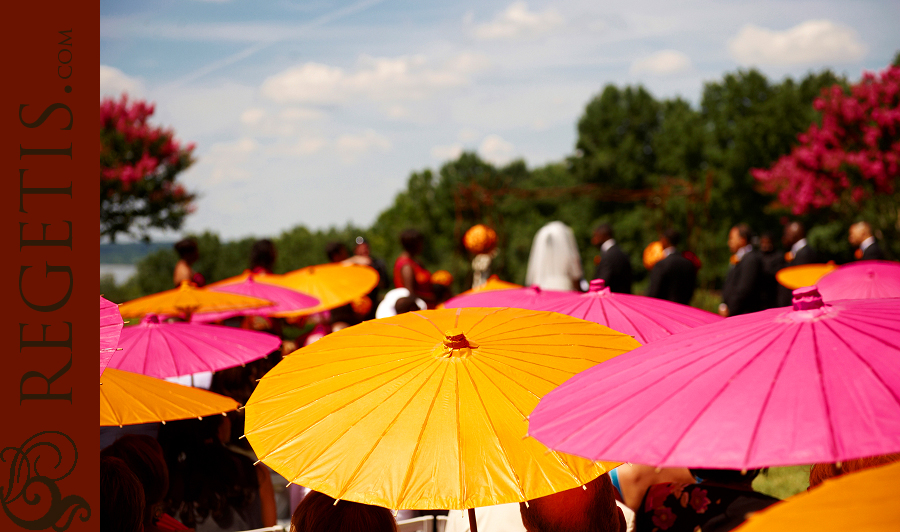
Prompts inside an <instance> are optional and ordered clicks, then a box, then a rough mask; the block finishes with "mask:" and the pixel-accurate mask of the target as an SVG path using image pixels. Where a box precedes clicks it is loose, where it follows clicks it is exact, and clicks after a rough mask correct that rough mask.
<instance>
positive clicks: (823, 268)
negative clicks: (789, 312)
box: [775, 262, 837, 290]
mask: <svg viewBox="0 0 900 532" xmlns="http://www.w3.org/2000/svg"><path fill="white" fill-rule="evenodd" d="M836 269H837V265H836V264H835V263H834V262H829V263H828V264H801V265H800V266H788V267H787V268H782V269H781V270H778V273H776V274H775V279H777V280H778V282H779V283H780V284H781V286H783V287H785V288H789V289H791V290H795V289H797V288H802V287H804V286H812V285H814V284H816V283H817V282H819V279H821V278H822V277H824V276H825V274H827V273H830V272H832V271H834V270H836Z"/></svg>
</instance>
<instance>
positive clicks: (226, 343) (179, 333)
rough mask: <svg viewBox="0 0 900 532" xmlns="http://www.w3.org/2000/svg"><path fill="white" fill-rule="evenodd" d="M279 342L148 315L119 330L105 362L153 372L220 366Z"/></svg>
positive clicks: (153, 374)
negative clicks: (112, 353)
mask: <svg viewBox="0 0 900 532" xmlns="http://www.w3.org/2000/svg"><path fill="white" fill-rule="evenodd" d="M280 345H281V340H280V339H279V338H278V337H277V336H274V335H271V334H268V333H263V332H257V331H247V330H244V329H237V328H234V327H223V326H220V325H204V324H199V323H160V322H159V319H158V318H157V317H156V316H155V315H152V314H150V315H147V316H145V317H144V319H143V320H141V323H140V324H139V325H135V326H134V327H128V328H126V329H125V330H123V331H122V338H121V339H120V340H119V347H120V348H121V349H122V352H121V353H120V354H119V356H117V357H116V358H115V359H114V360H113V361H112V364H110V366H109V367H111V368H116V369H121V370H125V371H130V372H132V373H141V374H143V375H149V376H151V377H159V378H165V377H178V376H181V375H190V374H192V373H199V372H201V371H218V370H221V369H226V368H231V367H234V366H241V365H244V364H246V363H248V362H252V361H254V360H258V359H260V358H262V357H264V356H266V355H268V354H269V353H271V352H272V351H274V350H275V349H277V348H278V347H279V346H280Z"/></svg>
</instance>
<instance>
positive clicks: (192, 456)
mask: <svg viewBox="0 0 900 532" xmlns="http://www.w3.org/2000/svg"><path fill="white" fill-rule="evenodd" d="M224 419H225V418H224V417H222V416H209V417H205V418H203V420H197V419H187V420H182V421H173V422H170V423H167V424H166V425H164V426H163V427H162V428H160V431H159V438H160V442H161V443H162V444H163V447H164V448H165V456H166V461H167V462H168V463H169V467H170V468H171V471H172V479H173V482H172V486H173V489H172V490H170V492H169V495H168V497H167V498H166V505H167V509H168V510H169V512H170V513H171V514H172V515H174V516H175V517H177V518H178V519H179V520H180V521H181V522H182V523H184V524H185V525H186V526H188V527H192V528H196V526H197V525H198V524H200V523H203V522H205V521H206V520H207V519H209V518H212V520H213V521H214V522H215V523H216V524H217V525H218V526H219V527H220V528H224V529H230V528H231V527H232V526H233V525H234V523H235V516H236V515H237V516H239V517H240V518H242V519H243V520H244V521H245V522H247V524H248V525H249V528H258V527H259V526H261V523H260V522H254V521H253V514H252V507H253V504H254V503H255V502H256V500H257V498H258V496H259V480H258V479H257V476H256V468H255V467H254V465H253V461H252V460H250V459H249V458H247V457H246V456H244V455H242V454H238V453H236V452H234V451H231V450H229V449H228V448H226V447H225V446H224V445H222V444H221V442H219V440H218V439H217V434H216V433H217V431H218V428H219V425H220V424H221V423H222V422H223V421H224ZM257 519H258V518H257Z"/></svg>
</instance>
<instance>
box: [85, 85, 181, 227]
mask: <svg viewBox="0 0 900 532" xmlns="http://www.w3.org/2000/svg"><path fill="white" fill-rule="evenodd" d="M153 112H154V106H153V104H148V103H147V102H144V101H142V100H136V101H129V100H128V97H127V96H126V95H122V97H121V98H120V99H119V100H114V99H112V98H105V99H104V100H103V101H102V102H101V103H100V237H101V238H108V239H109V240H110V241H112V242H114V241H115V239H116V236H118V235H131V236H138V237H141V238H143V239H144V240H149V238H148V230H149V229H151V228H156V229H172V230H175V229H179V228H180V227H181V225H182V224H183V223H184V218H185V216H187V215H188V214H189V213H190V212H192V208H193V207H192V205H191V202H192V201H193V200H194V198H195V195H194V194H192V193H190V192H188V191H186V190H185V189H184V187H183V186H182V185H181V184H179V183H177V182H176V177H177V176H178V174H179V173H180V172H182V171H183V170H185V169H186V168H187V167H188V166H190V165H191V163H192V162H193V158H192V156H191V154H192V152H193V150H194V145H193V144H188V145H186V146H184V145H182V144H181V143H180V142H179V141H178V140H176V139H175V135H174V133H173V132H172V131H171V130H169V129H164V128H162V127H158V126H152V125H150V124H149V123H148V119H149V118H150V117H151V116H152V115H153Z"/></svg>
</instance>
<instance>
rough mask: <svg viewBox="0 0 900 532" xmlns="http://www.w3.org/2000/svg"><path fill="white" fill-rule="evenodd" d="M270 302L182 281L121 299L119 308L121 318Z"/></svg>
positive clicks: (254, 306) (258, 305)
mask: <svg viewBox="0 0 900 532" xmlns="http://www.w3.org/2000/svg"><path fill="white" fill-rule="evenodd" d="M272 304H273V303H272V302H271V301H266V300H264V299H257V298H255V297H248V296H242V295H239V294H229V293H225V292H213V291H210V290H204V289H202V288H197V287H195V286H193V285H192V284H190V283H189V282H187V281H182V283H181V286H179V287H178V288H173V289H172V290H166V291H164V292H159V293H157V294H151V295H149V296H144V297H139V298H137V299H133V300H131V301H128V302H127V303H122V304H121V305H119V312H121V313H122V317H124V318H133V317H136V316H143V315H144V314H164V315H171V314H192V313H194V312H197V311H199V310H203V311H213V310H235V309H246V308H259V307H268V306H271V305H272Z"/></svg>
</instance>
